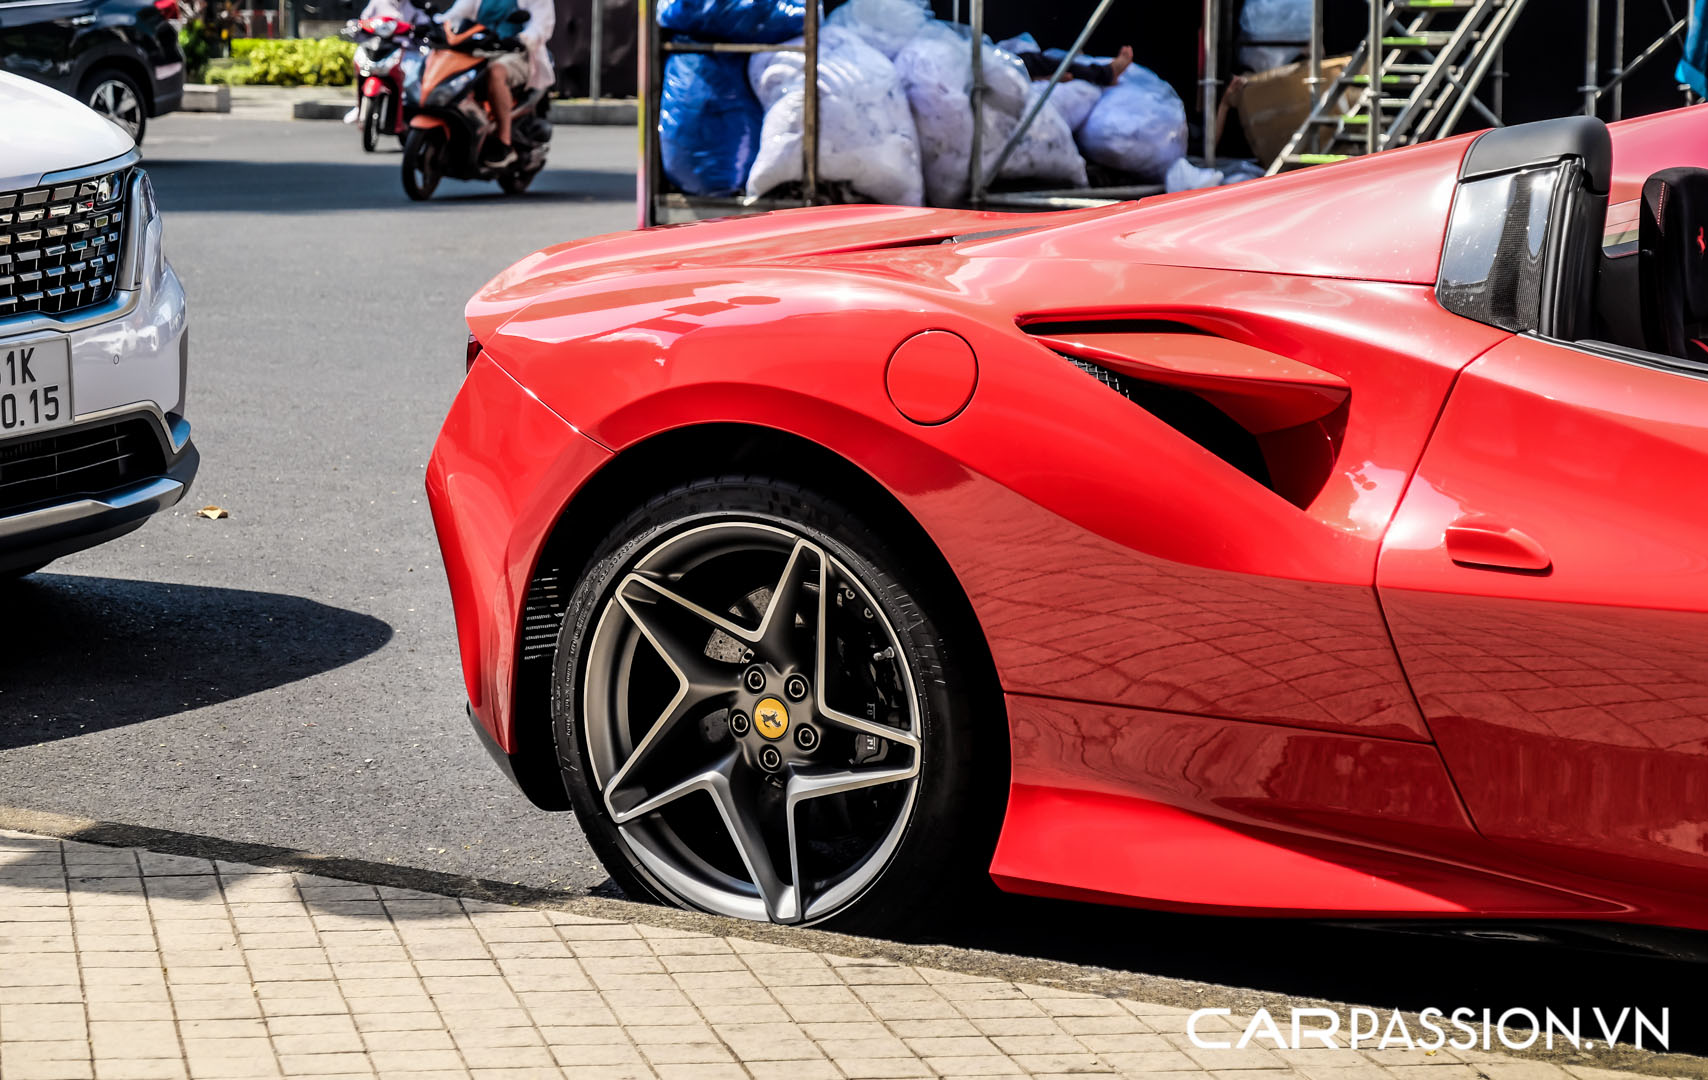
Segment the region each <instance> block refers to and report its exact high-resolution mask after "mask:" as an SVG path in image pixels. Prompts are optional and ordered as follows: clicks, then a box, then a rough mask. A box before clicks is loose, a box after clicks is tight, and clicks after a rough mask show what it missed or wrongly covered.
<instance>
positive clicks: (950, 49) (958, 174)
mask: <svg viewBox="0 0 1708 1080" xmlns="http://www.w3.org/2000/svg"><path fill="white" fill-rule="evenodd" d="M980 62H981V64H982V66H983V68H984V79H985V87H986V90H985V97H984V130H983V132H982V133H981V135H980V139H981V147H982V150H981V153H980V158H981V162H982V168H983V169H984V170H986V172H987V174H988V171H989V170H990V169H991V168H992V167H993V166H994V165H995V164H996V156H997V155H998V154H999V153H1001V152H1002V147H1003V144H1005V143H1006V142H1007V141H1008V137H1009V136H1010V135H1011V134H1013V132H1014V130H1015V128H1016V127H1017V126H1018V124H1019V122H1020V117H1021V115H1022V114H1023V113H1024V111H1025V109H1026V106H1027V103H1028V102H1029V101H1030V99H1031V94H1032V84H1031V81H1030V80H1029V79H1028V78H1027V75H1026V66H1025V65H1024V64H1022V63H1021V62H1020V60H1019V59H1018V58H1016V57H1015V56H1013V55H1012V54H1010V53H1006V52H1003V51H1002V50H1001V49H998V48H996V47H994V46H992V45H988V44H987V45H985V46H984V47H983V51H982V53H981V56H980ZM895 66H896V72H897V74H898V75H899V76H900V77H901V82H902V86H903V87H904V88H905V90H906V91H907V100H908V104H909V105H910V106H912V108H913V119H914V123H915V126H916V127H917V128H918V130H919V150H920V156H921V158H922V159H923V160H924V166H925V192H926V195H927V196H928V197H929V198H930V200H931V202H933V203H935V204H938V205H952V204H955V203H959V202H961V201H963V200H965V199H966V197H967V180H968V176H967V172H968V165H969V164H970V163H971V161H972V138H973V111H972V102H971V99H970V92H971V90H972V81H973V75H972V42H971V39H970V38H968V37H966V36H964V35H963V34H961V33H959V32H957V31H956V30H955V29H953V28H952V27H951V26H950V25H949V24H947V23H943V22H936V21H933V22H931V23H927V24H926V25H925V26H924V27H923V28H922V29H921V30H920V32H919V33H918V34H916V35H915V36H914V38H913V40H911V41H909V42H908V43H907V45H906V46H904V47H903V48H902V50H901V52H899V53H897V54H896V59H895ZM1064 131H1065V132H1067V133H1068V134H1069V135H1071V129H1069V128H1068V127H1067V124H1066V122H1065V121H1063V120H1062V118H1061V115H1060V114H1059V113H1057V112H1055V109H1054V107H1053V106H1051V105H1050V104H1048V103H1046V104H1045V107H1044V109H1043V111H1042V112H1040V113H1039V115H1038V118H1037V119H1036V120H1035V121H1033V124H1032V127H1031V128H1030V129H1029V130H1028V131H1027V134H1026V137H1025V138H1024V139H1023V140H1022V141H1021V143H1020V145H1018V146H1016V147H1015V149H1014V153H1013V154H1011V155H1010V156H1009V160H1008V162H1007V164H1006V165H1005V166H1004V167H1003V170H1002V175H1003V176H1005V177H1022V176H1024V177H1033V178H1037V179H1043V180H1051V181H1056V182H1061V183H1068V184H1076V185H1083V184H1084V183H1085V178H1084V177H1085V174H1084V168H1085V162H1084V159H1083V158H1082V157H1080V155H1079V153H1078V151H1077V148H1075V147H1073V146H1072V145H1071V139H1070V140H1063V139H1061V137H1060V136H1061V135H1062V133H1063V132H1064ZM1033 170H1042V171H1041V172H1036V171H1033Z"/></svg>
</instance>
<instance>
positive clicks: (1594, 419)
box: [1377, 338, 1708, 896]
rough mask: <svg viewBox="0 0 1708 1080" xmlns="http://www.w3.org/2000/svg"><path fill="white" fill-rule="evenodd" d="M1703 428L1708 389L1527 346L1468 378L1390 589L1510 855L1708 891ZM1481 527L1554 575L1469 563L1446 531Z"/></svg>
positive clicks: (1474, 368) (1706, 466)
mask: <svg viewBox="0 0 1708 1080" xmlns="http://www.w3.org/2000/svg"><path fill="white" fill-rule="evenodd" d="M1705 417H1708V382H1703V381H1702V380H1700V379H1694V378H1689V377H1683V376H1680V375H1678V374H1676V373H1672V372H1667V371H1662V370H1657V369H1654V368H1648V367H1643V366H1641V365H1638V364H1621V363H1617V362H1610V361H1608V360H1607V359H1604V358H1602V357H1600V356H1595V355H1591V354H1588V353H1583V352H1579V351H1576V350H1574V349H1571V348H1569V347H1566V346H1561V345H1555V344H1552V343H1548V342H1543V341H1536V340H1531V339H1527V338H1513V339H1512V340H1510V341H1508V342H1506V343H1505V344H1503V345H1501V346H1500V347H1498V348H1496V349H1494V350H1491V351H1490V352H1488V353H1487V354H1485V355H1484V356H1483V357H1482V358H1481V359H1479V360H1477V362H1476V363H1474V364H1472V365H1471V366H1470V367H1469V368H1468V369H1467V370H1466V371H1465V374H1464V375H1463V376H1462V377H1461V378H1460V381H1459V385H1458V386H1457V387H1456V388H1455V389H1454V392H1453V397H1452V400H1451V401H1450V402H1449V403H1448V406H1447V409H1446V411H1445V413H1444V414H1443V415H1442V418H1441V425H1440V427H1439V429H1438V431H1437V434H1436V437H1435V438H1434V439H1433V440H1431V442H1430V447H1429V450H1428V452H1427V453H1426V454H1425V455H1424V458H1423V462H1422V464H1421V465H1420V466H1419V468H1418V472H1417V477H1416V479H1415V480H1413V482H1412V486H1411V489H1410V490H1409V491H1408V492H1407V495H1406V499H1405V503H1404V505H1403V507H1402V509H1401V512H1400V515H1399V517H1398V519H1397V520H1396V521H1395V523H1394V526H1393V528H1392V529H1391V530H1390V532H1389V537H1388V542H1387V544H1386V545H1385V547H1384V550H1383V555H1382V561H1381V568H1380V573H1379V574H1378V577H1377V581H1378V583H1379V584H1380V586H1381V589H1382V602H1383V606H1384V607H1385V608H1386V609H1387V612H1388V616H1389V619H1390V621H1391V623H1392V626H1393V631H1394V641H1395V644H1396V645H1397V646H1398V648H1399V652H1400V656H1401V657H1402V659H1403V660H1404V661H1405V663H1406V668H1407V670H1408V671H1409V672H1410V674H1411V678H1412V685H1413V687H1414V688H1415V689H1416V691H1417V695H1418V700H1419V702H1420V703H1421V705H1422V707H1423V710H1424V713H1425V715H1426V716H1427V718H1428V720H1429V726H1430V729H1431V730H1432V731H1433V732H1434V734H1435V737H1436V739H1437V740H1438V741H1439V743H1440V746H1441V750H1442V753H1443V754H1444V755H1445V756H1446V759H1447V763H1448V764H1449V765H1450V766H1451V767H1452V771H1453V776H1454V778H1455V779H1456V780H1457V782H1458V784H1459V788H1460V790H1461V792H1463V794H1464V797H1465V802H1466V805H1467V806H1468V807H1469V808H1470V810H1471V813H1472V814H1473V815H1474V816H1475V818H1476V820H1477V824H1478V826H1479V827H1480V828H1481V829H1482V831H1483V832H1484V833H1485V834H1486V835H1487V836H1489V837H1490V839H1492V840H1494V841H1496V842H1498V843H1501V844H1504V845H1509V846H1511V847H1512V848H1513V849H1515V850H1517V851H1521V852H1523V853H1524V854H1526V855H1528V856H1530V857H1532V858H1534V859H1537V860H1539V861H1544V862H1552V863H1557V864H1559V865H1561V866H1562V867H1566V868H1570V869H1588V868H1593V867H1606V866H1610V865H1616V866H1618V867H1620V868H1621V873H1622V874H1623V875H1624V876H1626V877H1627V878H1628V879H1629V880H1633V881H1644V882H1648V883H1651V884H1654V885H1656V886H1660V887H1671V888H1677V889H1682V890H1688V891H1692V892H1694V893H1695V894H1696V895H1697V896H1701V895H1702V894H1703V893H1704V892H1705V891H1708V859H1705V858H1704V855H1705V853H1708V502H1705V501H1704V500H1703V499H1702V498H1700V497H1699V495H1698V488H1699V486H1700V485H1699V480H1700V478H1701V477H1703V476H1705V475H1708V426H1705V425H1704V418H1705ZM1538 447H1546V448H1547V452H1546V453H1541V454H1539V453H1537V448H1538ZM1466 519H1477V520H1481V521H1484V522H1488V523H1490V524H1491V525H1493V526H1495V527H1497V528H1499V529H1501V530H1503V531H1504V530H1514V531H1517V532H1519V533H1520V534H1521V535H1523V536H1526V537H1528V538H1530V539H1531V540H1533V541H1534V543H1535V544H1536V545H1537V546H1538V547H1539V548H1540V549H1541V550H1542V551H1544V552H1545V553H1546V556H1547V557H1548V559H1549V560H1550V561H1551V566H1550V569H1549V570H1548V571H1547V572H1546V573H1545V574H1543V573H1537V572H1534V571H1529V572H1526V571H1522V570H1518V571H1514V570H1509V569H1506V568H1504V567H1502V566H1499V565H1492V566H1491V565H1484V564H1477V563H1470V564H1467V563H1466V562H1465V561H1464V556H1462V555H1461V556H1460V557H1459V560H1458V561H1456V560H1455V555H1456V554H1457V553H1455V552H1453V551H1452V550H1451V549H1450V547H1449V546H1448V545H1447V544H1446V543H1445V542H1444V540H1443V534H1444V533H1445V532H1446V531H1447V529H1448V528H1449V527H1450V526H1451V525H1453V524H1454V523H1455V522H1458V521H1462V520H1466ZM1476 557H1478V558H1481V557H1483V556H1476Z"/></svg>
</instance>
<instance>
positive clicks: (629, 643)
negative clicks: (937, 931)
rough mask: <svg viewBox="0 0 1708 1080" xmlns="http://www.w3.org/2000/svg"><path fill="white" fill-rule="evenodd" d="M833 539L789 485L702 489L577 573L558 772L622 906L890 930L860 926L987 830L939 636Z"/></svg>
mask: <svg viewBox="0 0 1708 1080" xmlns="http://www.w3.org/2000/svg"><path fill="white" fill-rule="evenodd" d="M785 494H786V495H787V498H780V496H782V495H785ZM791 503H793V504H795V505H790V504H791ZM744 504H745V506H747V507H751V509H744V508H743V507H744ZM710 505H718V506H720V507H722V508H723V509H721V510H718V511H715V512H707V510H708V507H709V506H710ZM779 509H784V510H785V511H787V513H786V514H779V513H778V512H777V511H778V510H779ZM848 520H849V515H847V514H845V513H841V512H840V511H838V510H836V509H834V508H832V507H830V506H829V505H828V504H826V503H824V502H823V500H820V499H818V498H817V497H816V496H813V495H811V494H810V493H807V492H804V491H801V490H799V489H788V488H786V487H785V486H784V485H780V484H767V483H765V482H755V481H752V480H751V479H742V480H730V481H723V482H716V481H714V482H703V483H701V484H699V485H690V486H689V487H687V488H683V489H678V490H677V491H676V492H673V493H670V494H668V495H666V496H664V497H662V498H661V499H660V500H654V501H653V502H652V503H649V504H648V507H646V508H645V509H643V511H642V512H641V515H640V517H639V519H631V520H630V521H629V522H626V523H625V524H624V526H622V527H621V528H619V529H618V530H617V532H616V533H614V534H613V536H612V538H611V539H610V540H608V541H607V544H606V549H607V553H606V554H604V555H603V556H602V557H596V558H595V560H594V562H593V564H592V566H591V567H590V572H589V573H587V574H585V575H583V578H582V581H581V585H580V587H579V588H578V589H577V592H576V594H575V597H574V598H573V599H572V602H571V605H570V610H569V613H568V615H567V617H566V619H565V623H564V627H563V630H562V633H561V635H560V639H559V642H560V643H559V649H558V653H559V655H558V669H557V685H556V693H555V695H554V698H555V708H554V711H555V713H556V716H557V724H558V744H559V755H560V759H561V761H562V763H563V765H564V772H565V779H566V782H567V783H568V785H569V788H570V793H571V797H572V802H573V803H574V805H575V807H576V810H577V812H578V814H579V815H580V817H581V819H582V823H583V827H584V828H585V829H586V831H587V832H588V835H589V837H590V839H592V841H593V842H594V846H595V848H596V849H597V850H599V853H600V855H601V857H602V858H603V859H604V861H605V863H606V865H607V867H608V868H609V869H610V870H611V872H612V875H613V877H615V878H616V879H617V881H618V883H619V884H621V885H623V886H624V887H625V888H626V889H628V890H630V891H639V892H641V893H643V894H646V893H650V894H651V895H653V896H656V897H658V898H660V899H663V900H666V901H668V902H671V903H675V904H678V905H681V906H686V907H692V908H697V909H699V910H703V911H709V912H714V913H717V914H721V915H730V916H735V917H739V918H747V919H758V920H767V921H771V922H780V923H817V922H822V921H824V920H826V919H829V918H832V917H838V916H841V915H843V914H844V913H847V914H850V915H852V913H853V912H854V910H855V909H857V908H858V909H861V910H865V911H866V912H867V914H868V918H866V919H865V920H863V922H864V923H866V924H867V925H875V924H877V923H878V922H891V923H893V922H895V921H901V920H897V919H896V918H895V912H893V911H892V912H890V913H889V917H888V918H883V917H881V916H879V917H876V918H873V917H871V916H873V915H874V913H875V911H876V909H878V908H880V907H886V906H889V905H883V904H879V903H877V902H875V901H873V900H872V897H873V895H874V894H878V893H882V892H886V891H888V892H891V893H893V894H895V897H896V898H898V899H900V898H907V899H912V900H914V901H915V902H916V903H929V902H931V899H933V897H931V895H930V894H931V892H932V891H939V892H940V890H941V888H942V887H944V886H946V884H947V883H946V881H945V880H944V878H945V875H951V876H952V875H953V874H954V873H956V872H960V871H963V870H964V869H965V862H966V860H965V858H963V857H962V856H964V855H965V854H967V852H968V851H970V850H973V849H976V848H977V846H978V845H977V844H974V845H972V847H971V848H969V847H968V846H967V845H965V844H961V845H960V850H959V851H957V850H955V849H954V848H952V847H949V846H948V845H953V844H956V843H957V842H958V841H957V840H956V837H957V836H958V835H959V836H961V837H962V839H965V837H967V836H971V835H974V834H977V833H979V832H980V831H988V826H989V825H990V824H991V822H990V821H989V820H988V817H987V816H986V815H981V814H979V813H978V812H977V811H978V810H979V809H981V807H979V806H978V805H977V803H978V799H977V798H976V797H975V793H974V790H973V788H974V785H973V779H974V770H973V769H972V767H971V762H970V760H969V758H970V751H971V749H972V744H973V743H974V741H975V740H974V735H973V733H972V732H970V731H968V730H963V729H964V728H965V725H966V720H965V717H964V713H965V712H966V710H965V709H964V708H963V707H962V705H961V702H962V701H963V700H964V698H963V697H962V696H961V694H962V693H964V690H963V691H959V692H957V691H951V689H950V684H949V683H948V682H947V680H946V679H945V678H944V674H945V672H944V669H943V663H944V659H945V657H946V655H947V650H946V649H945V648H944V642H943V640H942V637H941V635H940V633H939V631H938V629H937V626H936V624H935V623H934V622H933V621H932V619H931V618H930V616H929V615H928V614H927V613H926V612H925V611H924V610H923V608H922V606H921V605H920V604H919V602H918V601H917V599H916V598H915V596H914V594H913V593H912V592H911V591H909V590H908V589H907V588H906V587H905V586H904V585H903V583H902V581H901V580H900V579H899V578H897V576H896V573H895V567H894V566H893V565H891V564H889V563H888V562H887V561H885V559H884V553H883V552H882V551H881V550H873V549H881V542H879V541H877V540H876V538H875V537H865V536H860V535H859V533H858V530H856V529H855V528H854V527H853V526H851V525H849V524H847V522H848ZM839 534H841V535H839ZM850 540H852V541H854V543H849V541H850ZM951 807H953V810H951V809H950V808H951ZM963 817H964V819H965V820H964V821H960V820H958V819H961V818H963ZM945 819H948V820H945ZM981 819H984V820H981ZM923 820H930V821H931V827H929V828H918V827H916V826H917V825H918V824H919V823H920V822H921V821H923ZM981 826H983V827H984V828H983V830H981ZM981 842H987V841H986V840H984V839H981ZM985 855H986V856H987V857H988V851H987V852H985ZM839 921H848V920H840V919H839Z"/></svg>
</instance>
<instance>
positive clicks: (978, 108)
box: [967, 0, 1215, 210]
mask: <svg viewBox="0 0 1708 1080" xmlns="http://www.w3.org/2000/svg"><path fill="white" fill-rule="evenodd" d="M1207 2H1209V3H1214V2H1215V0H1207ZM1113 5H1114V0H1098V4H1097V7H1096V8H1094V9H1093V10H1092V12H1091V15H1090V16H1089V17H1088V18H1087V19H1086V20H1085V26H1084V27H1083V28H1081V30H1080V32H1079V35H1078V36H1077V37H1075V38H1074V42H1073V45H1072V46H1071V47H1069V49H1068V50H1067V55H1066V56H1064V57H1062V60H1061V62H1060V63H1058V64H1057V65H1056V70H1055V71H1054V72H1052V73H1051V75H1050V78H1049V81H1048V82H1047V83H1046V84H1045V85H1044V89H1043V90H1042V91H1041V92H1040V93H1039V94H1038V99H1037V100H1036V101H1034V102H1033V103H1032V105H1031V107H1030V108H1028V109H1027V110H1026V113H1025V115H1023V116H1022V117H1021V118H1020V123H1019V124H1018V125H1017V126H1016V127H1015V129H1014V131H1013V132H1012V133H1010V134H1009V136H1008V139H1007V141H1006V142H1004V143H1003V146H1002V149H1001V151H999V152H998V153H997V155H996V159H995V160H994V161H993V162H991V167H990V175H988V176H986V175H985V174H984V97H985V90H986V89H987V87H986V86H985V81H984V49H983V48H982V45H983V43H984V0H969V4H968V15H969V23H970V25H969V29H970V30H971V31H972V35H971V36H972V65H973V87H972V106H973V145H972V157H971V159H970V160H969V161H968V163H967V192H968V195H967V201H968V202H969V203H970V204H971V205H973V206H976V207H986V206H994V207H1004V208H1008V209H1014V210H1066V209H1074V208H1078V207H1086V206H1104V205H1107V204H1109V203H1112V202H1120V201H1122V200H1125V199H1142V198H1144V197H1145V196H1147V195H1155V194H1157V193H1159V192H1161V191H1162V190H1163V189H1162V185H1160V184H1137V185H1126V186H1122V187H1107V188H1049V189H1043V190H1035V191H991V190H990V184H991V182H992V181H993V180H995V179H996V177H997V176H999V175H1000V174H1001V173H1002V166H1003V165H1004V164H1005V163H1006V162H1007V161H1008V158H1009V156H1010V155H1012V154H1013V153H1014V149H1015V147H1017V146H1019V145H1020V140H1022V139H1024V138H1025V137H1026V132H1028V131H1030V130H1031V128H1032V121H1034V120H1036V119H1037V118H1038V113H1039V112H1041V111H1042V110H1043V108H1044V104H1045V102H1047V101H1049V100H1050V95H1051V94H1052V93H1053V92H1054V91H1055V89H1056V87H1057V86H1059V85H1060V84H1061V81H1062V79H1063V77H1064V76H1066V75H1067V73H1068V69H1069V68H1071V67H1072V66H1073V62H1074V61H1075V60H1077V59H1079V56H1080V53H1081V51H1082V50H1083V49H1084V48H1085V43H1086V42H1087V41H1089V40H1090V39H1091V35H1092V33H1093V32H1094V31H1096V29H1097V25H1098V24H1099V23H1101V22H1102V21H1103V16H1105V15H1107V14H1108V13H1109V9H1110V7H1112V6H1113Z"/></svg>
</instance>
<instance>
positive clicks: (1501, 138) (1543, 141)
mask: <svg viewBox="0 0 1708 1080" xmlns="http://www.w3.org/2000/svg"><path fill="white" fill-rule="evenodd" d="M1561 158H1578V159H1580V160H1581V161H1582V162H1583V168H1584V179H1583V183H1584V187H1586V188H1588V189H1589V190H1590V191H1591V192H1593V193H1594V194H1596V195H1605V194H1607V186H1608V182H1609V180H1610V179H1611V178H1612V175H1613V139H1612V136H1610V135H1608V133H1607V125H1606V124H1604V123H1602V122H1601V121H1600V120H1597V119H1596V118H1595V117H1593V116H1561V117H1557V118H1555V119H1553V120H1537V121H1534V122H1532V123H1529V124H1514V125H1512V126H1511V127H1504V128H1495V129H1494V130H1493V131H1487V132H1484V133H1483V134H1481V135H1479V136H1477V139H1476V141H1475V142H1473V143H1472V144H1471V148H1470V149H1469V150H1467V151H1466V152H1465V160H1464V162H1463V163H1462V164H1461V165H1460V167H1459V179H1461V180H1475V179H1478V178H1479V177H1483V176H1493V175H1495V174H1497V173H1503V172H1511V171H1512V170H1514V169H1523V168H1528V167H1530V166H1533V165H1546V164H1548V163H1550V162H1554V161H1559V160H1560V159H1561Z"/></svg>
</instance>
